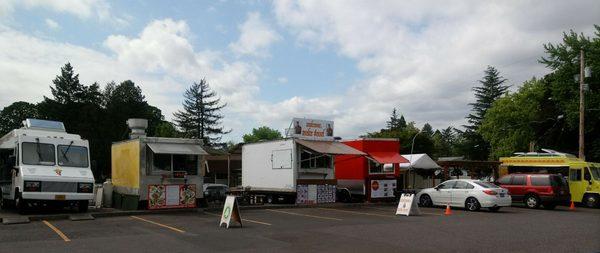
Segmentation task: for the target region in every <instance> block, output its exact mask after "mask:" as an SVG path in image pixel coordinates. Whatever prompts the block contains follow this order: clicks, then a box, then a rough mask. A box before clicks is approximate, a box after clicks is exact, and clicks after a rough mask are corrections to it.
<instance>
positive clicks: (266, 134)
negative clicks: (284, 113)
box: [243, 126, 283, 143]
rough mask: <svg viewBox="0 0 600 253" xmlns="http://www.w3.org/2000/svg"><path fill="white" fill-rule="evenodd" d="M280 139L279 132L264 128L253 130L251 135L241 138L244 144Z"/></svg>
mask: <svg viewBox="0 0 600 253" xmlns="http://www.w3.org/2000/svg"><path fill="white" fill-rule="evenodd" d="M282 138H283V136H282V135H281V132H279V131H277V130H275V129H272V128H269V127H266V126H262V127H259V128H253V129H252V133H251V134H244V136H243V139H244V143H253V142H259V141H269V140H278V139H282Z"/></svg>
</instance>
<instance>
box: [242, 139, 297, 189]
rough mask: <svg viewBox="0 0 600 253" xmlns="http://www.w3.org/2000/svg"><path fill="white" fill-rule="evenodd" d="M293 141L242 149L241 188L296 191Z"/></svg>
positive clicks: (255, 145)
mask: <svg viewBox="0 0 600 253" xmlns="http://www.w3.org/2000/svg"><path fill="white" fill-rule="evenodd" d="M294 152H295V147H294V141H293V140H280V141H270V142H263V143H253V144H246V145H244V146H243V147H242V168H243V169H242V186H244V187H254V188H264V189H285V190H288V191H295V190H296V183H295V182H296V175H295V169H294V168H295V161H294Z"/></svg>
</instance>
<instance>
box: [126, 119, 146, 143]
mask: <svg viewBox="0 0 600 253" xmlns="http://www.w3.org/2000/svg"><path fill="white" fill-rule="evenodd" d="M127 126H128V127H129V129H131V133H130V134H129V139H139V138H140V137H146V128H148V120H147V119H128V120H127Z"/></svg>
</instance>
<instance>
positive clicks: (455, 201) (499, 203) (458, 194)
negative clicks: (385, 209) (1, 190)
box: [417, 179, 512, 212]
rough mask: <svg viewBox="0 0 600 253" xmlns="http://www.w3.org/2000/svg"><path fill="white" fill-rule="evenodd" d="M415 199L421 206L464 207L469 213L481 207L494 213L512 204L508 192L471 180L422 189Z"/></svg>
mask: <svg viewBox="0 0 600 253" xmlns="http://www.w3.org/2000/svg"><path fill="white" fill-rule="evenodd" d="M417 199H418V201H419V204H420V205H421V206H434V205H435V206H441V205H450V206H453V207H464V208H465V209H466V210H469V211H477V210H479V209H480V208H482V207H483V208H488V209H489V210H490V211H493V212H495V211H498V210H500V208H501V207H505V206H510V205H511V203H512V199H511V196H510V194H508V190H506V189H504V188H501V187H499V186H497V185H494V184H492V183H489V182H484V181H481V180H472V179H455V180H448V181H445V182H443V183H441V184H439V185H438V186H436V187H433V188H427V189H423V190H422V191H420V192H419V193H418V194H417Z"/></svg>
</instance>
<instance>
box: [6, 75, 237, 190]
mask: <svg viewBox="0 0 600 253" xmlns="http://www.w3.org/2000/svg"><path fill="white" fill-rule="evenodd" d="M50 91H51V94H52V95H51V96H50V97H46V96H44V97H43V100H42V101H40V102H38V103H35V104H34V103H29V102H24V101H18V102H14V103H12V104H11V105H9V106H6V107H4V108H3V109H2V110H1V111H0V136H3V135H4V134H6V133H8V132H10V131H11V130H12V129H16V128H20V127H21V126H22V123H21V122H22V121H23V120H24V119H26V118H38V119H48V120H56V121H61V122H63V123H64V125H65V128H66V130H67V132H69V133H76V134H79V135H81V137H82V138H84V139H87V140H88V141H89V143H90V156H91V157H90V158H91V160H92V164H91V165H92V171H93V172H94V175H95V177H96V178H98V179H100V180H103V179H105V178H107V177H109V176H110V147H111V144H112V143H113V142H116V141H121V140H124V139H127V138H128V133H129V128H128V127H127V125H126V121H127V119H129V118H144V119H148V128H147V130H146V133H147V135H148V136H156V137H187V138H199V139H203V140H204V142H205V144H207V145H220V144H221V143H219V141H220V135H221V134H224V133H227V131H225V130H223V127H221V126H220V124H221V119H222V118H223V116H222V115H221V114H220V113H219V110H221V109H222V108H223V107H225V106H226V104H222V103H221V102H220V100H219V98H217V94H216V93H215V92H214V91H212V90H211V89H210V87H209V85H208V83H207V82H206V80H204V79H203V80H201V81H200V82H199V83H194V84H193V85H192V86H191V87H189V88H188V89H187V90H186V91H185V94H184V98H185V100H184V103H183V108H182V110H180V111H178V112H176V113H175V114H174V118H175V123H171V122H169V121H167V120H165V117H164V115H163V113H162V111H161V110H160V109H159V108H158V107H156V106H153V105H150V104H149V103H148V101H147V100H146V97H145V96H144V94H143V93H142V89H141V88H140V87H139V86H138V85H136V84H135V83H134V82H133V81H131V80H126V81H123V82H121V83H118V84H117V83H115V82H110V83H108V84H106V85H105V87H104V88H103V89H101V88H100V85H98V83H93V84H91V85H85V84H82V83H81V82H80V81H79V74H76V73H75V71H74V69H73V66H71V64H70V63H67V64H65V65H64V66H63V67H62V68H61V70H60V74H59V75H57V76H56V78H55V79H54V80H53V81H52V85H51V86H50Z"/></svg>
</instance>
